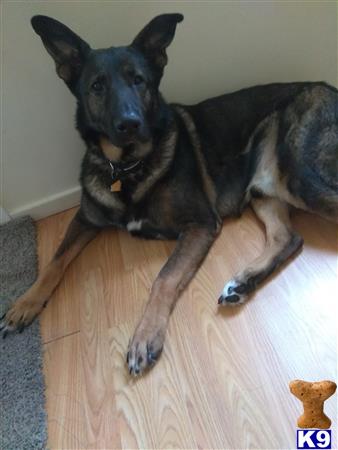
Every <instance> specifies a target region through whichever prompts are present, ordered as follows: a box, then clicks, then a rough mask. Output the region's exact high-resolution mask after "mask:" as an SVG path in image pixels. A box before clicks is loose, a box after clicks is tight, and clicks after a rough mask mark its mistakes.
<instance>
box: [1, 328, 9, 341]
mask: <svg viewBox="0 0 338 450" xmlns="http://www.w3.org/2000/svg"><path fill="white" fill-rule="evenodd" d="M7 334H8V330H5V331H4V332H3V335H2V339H6V336H7Z"/></svg>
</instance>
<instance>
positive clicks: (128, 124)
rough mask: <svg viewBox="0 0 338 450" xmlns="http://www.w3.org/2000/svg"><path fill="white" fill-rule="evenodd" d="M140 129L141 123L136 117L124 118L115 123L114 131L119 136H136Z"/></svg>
mask: <svg viewBox="0 0 338 450" xmlns="http://www.w3.org/2000/svg"><path fill="white" fill-rule="evenodd" d="M140 127H141V121H140V120H139V119H137V118H136V117H124V118H122V119H120V120H119V121H118V122H117V123H116V130H117V132H118V133H119V134H124V135H132V134H136V133H137V132H138V131H139V129H140Z"/></svg>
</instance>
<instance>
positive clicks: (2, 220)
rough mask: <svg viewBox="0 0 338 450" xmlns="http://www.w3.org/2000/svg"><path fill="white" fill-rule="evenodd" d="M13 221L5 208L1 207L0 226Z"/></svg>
mask: <svg viewBox="0 0 338 450" xmlns="http://www.w3.org/2000/svg"><path fill="white" fill-rule="evenodd" d="M11 219H12V218H11V216H10V215H9V214H8V212H7V211H6V210H5V208H3V207H2V206H0V225H3V224H4V223H7V222H9V221H10V220H11Z"/></svg>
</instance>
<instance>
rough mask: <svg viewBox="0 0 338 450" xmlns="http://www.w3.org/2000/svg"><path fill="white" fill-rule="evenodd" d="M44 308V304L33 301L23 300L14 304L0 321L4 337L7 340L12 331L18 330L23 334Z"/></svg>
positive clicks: (0, 329) (0, 330)
mask: <svg viewBox="0 0 338 450" xmlns="http://www.w3.org/2000/svg"><path fill="white" fill-rule="evenodd" d="M43 306H44V304H43V303H42V304H41V302H37V301H32V300H31V299H22V300H18V301H17V302H16V303H14V305H13V306H12V307H11V308H10V309H9V310H8V311H7V313H6V314H5V315H4V316H2V318H1V320H0V332H2V333H3V334H2V337H3V338H5V337H6V336H7V334H8V333H9V332H11V331H16V330H18V331H19V333H21V332H22V331H23V330H24V328H25V327H26V326H28V325H30V324H31V323H32V322H33V320H34V319H35V317H36V316H37V315H38V314H39V313H40V311H41V309H42V308H43Z"/></svg>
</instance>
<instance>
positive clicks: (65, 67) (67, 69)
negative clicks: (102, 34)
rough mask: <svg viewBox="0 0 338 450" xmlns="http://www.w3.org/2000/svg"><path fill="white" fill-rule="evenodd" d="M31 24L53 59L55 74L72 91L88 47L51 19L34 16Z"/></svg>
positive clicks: (71, 32)
mask: <svg viewBox="0 0 338 450" xmlns="http://www.w3.org/2000/svg"><path fill="white" fill-rule="evenodd" d="M31 23H32V27H33V29H34V31H35V32H36V33H37V34H38V35H39V36H40V37H41V40H42V42H43V45H44V46H45V47H46V49H47V51H48V53H49V54H50V55H51V57H52V58H53V59H54V61H55V65H56V72H57V74H58V75H59V77H60V78H62V79H63V80H64V81H65V83H66V84H67V85H68V87H69V88H70V90H71V91H73V89H74V86H75V83H76V81H77V80H78V78H79V75H80V73H81V70H82V68H83V65H84V62H85V60H86V58H87V56H88V53H89V52H90V47H89V45H88V44H87V43H86V42H85V41H83V40H82V39H81V38H80V37H79V36H78V35H77V34H75V33H74V32H73V31H72V30H70V29H69V28H68V27H66V26H65V25H63V24H62V23H60V22H58V21H57V20H55V19H52V18H51V17H47V16H34V17H32V19H31Z"/></svg>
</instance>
